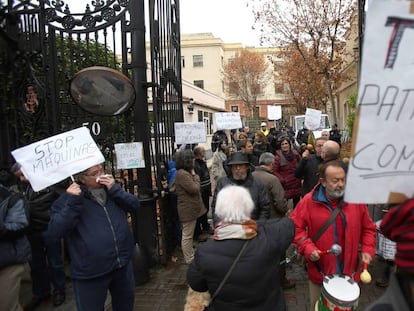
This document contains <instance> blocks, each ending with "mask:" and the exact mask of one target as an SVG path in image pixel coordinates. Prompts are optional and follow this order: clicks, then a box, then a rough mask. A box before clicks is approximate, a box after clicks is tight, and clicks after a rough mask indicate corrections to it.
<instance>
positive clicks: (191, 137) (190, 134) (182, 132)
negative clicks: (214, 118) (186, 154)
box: [174, 122, 207, 145]
mask: <svg viewBox="0 0 414 311" xmlns="http://www.w3.org/2000/svg"><path fill="white" fill-rule="evenodd" d="M174 130H175V143H176V144H178V145H181V144H198V143H205V142H206V139H207V138H206V137H207V135H206V125H205V123H204V122H188V123H184V122H176V123H174Z"/></svg>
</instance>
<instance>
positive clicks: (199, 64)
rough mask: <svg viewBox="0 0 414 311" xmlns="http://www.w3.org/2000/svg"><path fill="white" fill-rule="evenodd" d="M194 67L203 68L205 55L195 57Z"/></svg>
mask: <svg viewBox="0 0 414 311" xmlns="http://www.w3.org/2000/svg"><path fill="white" fill-rule="evenodd" d="M193 67H203V55H193Z"/></svg>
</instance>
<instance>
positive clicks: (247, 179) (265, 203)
mask: <svg viewBox="0 0 414 311" xmlns="http://www.w3.org/2000/svg"><path fill="white" fill-rule="evenodd" d="M228 166H230V173H229V175H228V176H225V177H222V178H220V179H219V180H218V182H217V185H216V189H215V191H214V195H213V200H212V202H211V212H212V214H213V223H214V224H216V220H217V218H216V215H215V206H216V199H217V194H218V193H219V192H220V191H221V190H222V189H223V188H224V187H226V186H229V185H238V186H242V187H245V188H247V189H248V190H249V192H250V195H251V196H252V199H253V202H254V205H255V208H254V209H253V212H252V215H251V218H252V219H254V220H256V219H268V218H269V217H270V201H269V197H268V195H267V193H266V189H265V188H264V185H263V184H262V182H261V181H259V180H258V179H256V178H254V177H253V175H252V174H251V171H250V162H249V160H248V157H247V154H245V153H243V152H240V151H237V152H235V153H233V154H232V155H231V157H230V161H229V162H228Z"/></svg>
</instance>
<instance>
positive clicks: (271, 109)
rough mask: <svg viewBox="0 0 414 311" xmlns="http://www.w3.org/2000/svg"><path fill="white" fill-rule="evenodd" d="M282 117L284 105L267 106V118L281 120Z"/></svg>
mask: <svg viewBox="0 0 414 311" xmlns="http://www.w3.org/2000/svg"><path fill="white" fill-rule="evenodd" d="M281 118H282V106H280V105H278V106H267V119H268V120H279V119H281Z"/></svg>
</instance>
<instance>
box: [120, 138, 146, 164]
mask: <svg viewBox="0 0 414 311" xmlns="http://www.w3.org/2000/svg"><path fill="white" fill-rule="evenodd" d="M114 147H115V154H116V167H117V169H129V168H143V167H145V160H144V149H143V146H142V143H141V142H134V143H125V144H114Z"/></svg>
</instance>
